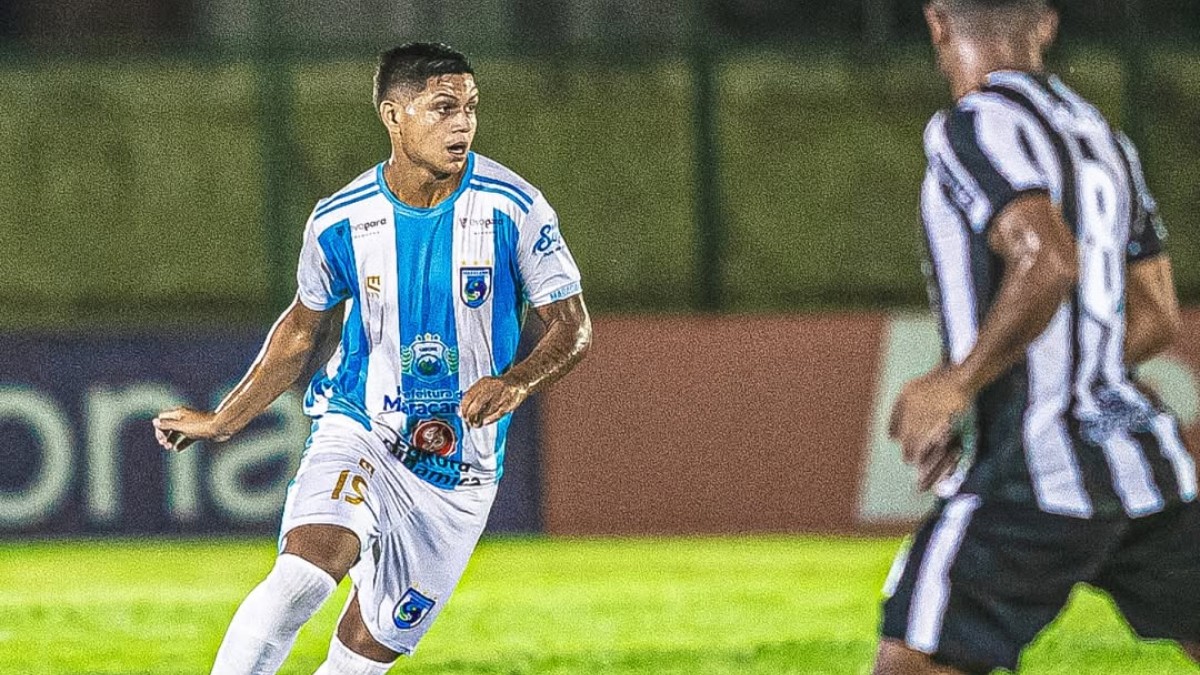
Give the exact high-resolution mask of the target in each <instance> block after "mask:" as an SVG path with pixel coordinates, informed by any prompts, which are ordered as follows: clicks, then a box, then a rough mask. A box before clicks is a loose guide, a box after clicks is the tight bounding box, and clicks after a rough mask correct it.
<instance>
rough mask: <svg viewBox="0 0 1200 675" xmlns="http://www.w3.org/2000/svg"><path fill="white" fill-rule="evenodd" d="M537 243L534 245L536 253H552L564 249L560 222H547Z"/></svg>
mask: <svg viewBox="0 0 1200 675" xmlns="http://www.w3.org/2000/svg"><path fill="white" fill-rule="evenodd" d="M539 234H540V236H539V237H538V240H537V243H535V244H534V245H533V252H534V253H541V254H542V255H544V256H545V255H550V254H552V253H557V252H558V251H560V250H562V247H563V246H562V235H561V234H560V233H559V231H558V223H557V222H554V223H547V224H545V225H543V226H542V229H541V232H540V233H539Z"/></svg>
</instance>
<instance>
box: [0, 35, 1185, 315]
mask: <svg viewBox="0 0 1200 675" xmlns="http://www.w3.org/2000/svg"><path fill="white" fill-rule="evenodd" d="M1122 64H1123V55H1122V54H1121V53H1119V52H1117V51H1115V50H1105V49H1090V50H1075V51H1072V52H1070V53H1067V54H1065V55H1060V57H1059V59H1058V63H1057V64H1056V66H1057V69H1058V70H1059V71H1060V72H1062V73H1063V75H1064V77H1065V79H1067V80H1068V81H1069V82H1070V83H1072V84H1074V85H1075V86H1077V88H1079V89H1080V90H1081V91H1082V92H1083V93H1084V94H1085V95H1086V96H1089V97H1091V98H1092V99H1093V100H1095V101H1096V102H1097V103H1098V104H1099V105H1100V106H1101V107H1102V108H1103V109H1104V110H1105V112H1106V113H1108V114H1109V115H1110V116H1111V117H1112V118H1113V119H1114V120H1119V119H1120V117H1121V113H1122V111H1123V110H1124V109H1126V106H1125V105H1124V104H1125V102H1126V101H1125V94H1126V91H1127V87H1126V84H1127V83H1126V70H1127V69H1126V68H1125V67H1124V66H1123V65H1122ZM371 69H372V61H371V59H369V58H363V59H351V60H334V61H316V60H306V61H303V62H294V63H292V64H291V65H289V66H288V67H287V69H286V72H285V75H286V76H285V77H282V78H280V79H279V80H278V81H273V82H272V84H273V85H275V86H276V89H277V90H278V91H279V92H283V95H276V96H275V97H272V99H270V101H269V103H270V105H266V106H264V105H263V99H262V97H261V96H260V93H261V87H262V84H263V80H262V79H260V78H259V77H258V76H259V75H262V74H263V73H262V72H261V71H259V72H257V73H256V71H255V70H254V67H253V66H252V65H249V64H246V63H240V62H223V61H220V60H206V61H202V60H190V59H189V60H167V61H162V60H155V61H131V60H119V61H102V62H84V61H82V60H79V61H56V62H54V63H52V64H46V63H27V64H23V65H16V64H9V65H8V66H6V67H3V69H2V70H0V93H2V94H3V95H2V96H0V250H2V251H4V255H3V264H2V265H0V327H3V328H9V329H12V328H22V327H29V326H43V327H59V328H62V327H71V326H82V327H88V328H91V327H97V326H101V327H102V326H110V325H111V326H119V327H128V326H135V327H136V326H147V325H153V324H157V323H160V322H169V323H181V322H186V323H198V324H227V323H230V322H234V323H254V322H261V321H263V320H265V319H267V318H269V317H271V316H272V315H274V314H275V313H277V312H278V311H279V309H280V308H281V305H280V299H279V295H280V293H281V292H283V293H288V292H290V283H291V282H290V281H289V279H290V277H291V275H292V273H293V265H294V261H295V257H296V254H297V251H298V245H299V239H300V233H301V229H302V227H303V222H304V219H305V217H306V215H307V212H308V209H309V208H311V205H312V203H313V202H314V201H315V200H316V199H318V198H319V197H322V196H324V195H327V194H329V193H330V192H332V191H334V190H336V189H338V188H339V187H341V186H342V185H343V184H344V183H346V182H347V181H349V180H350V179H351V178H353V177H354V176H355V175H357V174H358V173H359V172H361V171H362V170H364V169H366V168H367V167H369V166H371V165H372V164H374V163H375V162H377V161H379V160H380V159H382V158H384V157H385V156H386V153H387V146H386V140H385V138H384V136H383V133H382V129H381V128H380V126H379V124H378V122H377V121H376V120H375V118H374V115H373V111H372V109H371V106H370V103H369V98H370V79H371ZM1144 70H1145V72H1144V73H1143V75H1142V78H1143V79H1142V80H1140V81H1139V87H1138V89H1137V90H1138V91H1139V92H1140V94H1139V95H1140V96H1141V97H1143V98H1142V99H1139V101H1138V103H1139V105H1138V112H1139V113H1140V114H1141V115H1142V118H1141V119H1140V120H1139V122H1140V123H1139V125H1138V127H1139V128H1140V129H1143V130H1144V133H1143V136H1144V138H1143V139H1142V145H1143V154H1144V155H1145V158H1146V164H1147V167H1148V171H1149V174H1150V181H1151V185H1152V187H1153V188H1154V189H1155V190H1156V192H1157V194H1158V197H1159V201H1160V202H1161V204H1162V208H1163V211H1164V213H1165V215H1166V217H1167V219H1168V223H1169V224H1170V225H1172V226H1173V229H1172V244H1171V246H1172V251H1173V252H1174V254H1175V257H1176V260H1177V263H1176V269H1177V274H1178V276H1179V282H1180V286H1181V292H1182V294H1183V295H1184V297H1185V298H1186V299H1188V300H1189V301H1191V302H1200V264H1197V263H1196V262H1195V261H1200V233H1197V231H1196V228H1195V226H1194V224H1195V223H1197V222H1200V171H1198V170H1197V169H1196V162H1197V159H1200V135H1198V134H1197V132H1196V130H1197V129H1200V53H1197V52H1195V51H1188V50H1185V49H1182V48H1180V49H1167V48H1163V49H1157V50H1152V51H1151V52H1149V57H1148V59H1147V62H1146V66H1145V69H1144ZM477 71H478V78H479V81H480V85H481V90H482V94H483V103H482V106H481V109H480V115H481V122H480V130H479V135H478V140H477V149H478V150H479V151H480V152H482V153H484V154H487V155H490V156H492V157H494V158H495V159H498V160H499V161H501V162H503V163H505V164H507V165H509V166H510V167H511V168H513V169H515V170H516V171H518V172H519V173H521V174H522V175H524V176H525V177H526V178H528V179H529V180H530V181H531V182H533V183H534V184H536V185H538V186H539V187H541V188H542V189H543V191H544V192H545V193H546V194H547V195H548V197H549V198H550V200H551V203H552V204H554V205H555V206H556V207H557V208H558V210H559V212H560V215H561V216H562V221H563V224H564V231H565V234H566V237H567V238H568V241H569V242H570V244H571V246H572V248H573V250H574V252H575V254H576V257H577V258H578V260H579V263H580V266H581V267H582V270H583V274H584V279H585V286H586V289H587V294H588V297H589V301H590V302H591V304H592V305H593V306H595V307H596V308H597V309H598V310H600V311H607V312H642V311H672V312H686V311H691V310H693V309H694V308H695V307H697V305H698V302H699V300H698V298H699V293H698V289H699V288H701V287H703V286H704V284H706V283H710V282H714V281H715V282H716V283H717V284H718V285H719V291H720V293H719V298H720V299H721V309H722V310H725V311H733V312H742V311H803V310H811V309H828V308H844V307H852V308H853V307H874V306H895V305H912V306H915V305H920V304H922V303H923V302H924V283H923V281H922V279H921V277H920V273H919V267H920V251H921V244H920V239H919V232H918V204H917V191H918V185H919V182H920V179H921V172H922V171H923V168H924V158H923V156H922V150H921V134H922V130H923V127H924V125H925V122H926V120H927V119H928V117H929V116H930V114H931V113H932V112H933V111H934V110H935V109H936V108H938V107H939V106H942V105H944V104H945V99H946V92H945V88H944V85H943V84H942V83H941V81H940V79H939V78H938V77H937V76H936V75H935V73H934V72H933V70H932V66H931V64H930V63H929V62H928V59H927V57H926V52H925V51H924V50H916V49H914V50H913V51H912V52H911V53H909V52H897V53H895V54H894V55H893V56H892V57H891V58H888V59H887V60H885V61H863V60H860V59H858V58H856V57H853V56H849V55H846V54H843V53H840V52H838V51H835V50H806V51H800V50H795V51H765V50H757V51H735V52H728V53H725V54H724V55H723V56H721V58H720V59H719V60H718V61H717V62H716V66H715V84H716V87H715V90H714V91H715V93H714V96H715V99H716V105H715V107H714V111H715V123H716V128H715V133H714V134H713V138H715V139H716V147H715V148H714V149H715V150H716V157H717V158H718V162H717V164H716V167H715V168H716V174H715V175H716V176H718V177H719V182H718V183H717V185H716V188H717V189H716V190H715V191H714V194H716V195H718V196H719V204H718V205H717V207H716V208H715V212H716V215H717V217H716V218H715V219H712V220H713V221H714V222H715V223H716V224H718V225H719V226H720V228H721V236H720V241H722V242H723V244H722V245H721V247H720V250H719V251H717V255H718V257H719V259H720V261H721V263H722V267H723V270H721V269H720V268H716V269H714V268H713V266H712V265H711V264H705V265H701V264H700V263H698V261H699V260H701V259H702V256H701V255H700V254H698V242H697V234H696V232H697V223H698V222H702V220H703V219H701V218H699V214H697V203H698V200H697V190H698V189H699V188H698V183H697V178H696V176H697V171H696V167H695V164H696V158H697V156H698V153H697V148H696V143H697V138H698V135H697V134H696V132H695V126H694V125H695V122H696V120H697V115H696V105H695V101H696V95H695V94H696V89H695V87H696V82H697V79H696V77H695V73H694V72H693V69H692V67H691V64H690V63H689V62H688V61H687V60H686V59H685V58H683V57H662V58H658V59H652V60H638V61H633V62H627V63H618V64H613V63H607V64H599V63H590V64H589V63H585V62H581V61H578V60H573V61H565V62H561V63H557V64H555V65H553V66H550V65H547V64H546V62H545V61H542V60H537V59H532V58H529V59H522V58H503V59H502V58H479V59H477ZM267 74H268V75H270V76H271V77H278V74H270V73H269V72H268V73H267ZM265 151H266V152H265ZM264 155H265V156H266V157H264ZM271 158H274V159H275V164H274V165H275V166H277V167H278V170H279V173H278V175H277V176H276V177H277V178H278V179H279V181H280V182H279V183H277V184H276V185H277V186H282V188H281V189H280V188H278V187H277V188H276V196H275V197H273V198H272V199H271V200H270V201H271V202H272V203H271V206H270V208H269V209H268V208H267V207H266V205H265V200H266V197H265V195H266V194H268V190H270V189H271V188H270V187H269V184H268V183H267V181H265V179H264V175H265V171H266V169H265V167H267V166H271V165H272V164H271V162H270V161H269V160H270V159H271ZM700 203H703V202H700ZM264 214H267V217H264ZM272 216H274V217H272ZM272 222H280V223H285V224H286V227H285V228H284V229H282V230H280V231H272V230H271V229H270V227H269V225H270V223H272ZM273 288H274V289H275V290H272V289H273ZM281 289H282V290H281Z"/></svg>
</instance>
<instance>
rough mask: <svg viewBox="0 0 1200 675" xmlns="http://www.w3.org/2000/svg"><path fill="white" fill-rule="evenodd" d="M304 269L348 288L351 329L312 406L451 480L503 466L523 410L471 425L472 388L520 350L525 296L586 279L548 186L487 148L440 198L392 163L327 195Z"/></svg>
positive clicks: (310, 290) (308, 301)
mask: <svg viewBox="0 0 1200 675" xmlns="http://www.w3.org/2000/svg"><path fill="white" fill-rule="evenodd" d="M297 281H298V284H299V299H300V302H302V303H303V304H304V305H305V306H306V307H308V308H310V309H314V310H321V311H324V310H329V309H331V308H333V307H334V306H336V305H338V304H339V303H342V302H345V324H344V327H343V329H342V338H341V343H340V345H339V347H338V349H337V351H336V352H335V354H334V355H333V357H332V358H331V359H330V361H329V363H328V364H327V365H326V366H325V368H324V369H323V370H321V371H319V372H318V373H317V374H316V376H315V377H314V378H313V380H312V382H311V383H310V385H309V388H308V394H307V396H306V397H305V412H306V413H308V414H309V415H310V416H312V417H320V416H322V415H326V414H340V415H345V416H347V417H350V418H352V419H354V420H356V421H358V422H359V423H360V424H362V425H363V426H364V427H366V428H368V429H373V428H376V427H382V429H381V430H382V431H383V432H384V433H385V435H386V436H388V437H391V438H394V441H395V443H396V449H397V455H398V456H399V457H400V458H401V459H402V460H403V462H404V464H405V465H406V466H408V467H409V468H410V469H412V470H413V472H414V473H415V474H416V475H417V476H419V477H421V478H423V479H425V480H426V481H428V482H430V483H432V484H434V485H437V486H439V487H442V488H446V489H453V488H455V487H457V486H461V485H479V484H487V483H490V482H494V481H496V480H498V479H499V478H500V475H501V473H502V471H503V464H504V448H505V436H506V433H507V430H508V425H509V421H510V417H511V416H506V417H505V418H504V419H502V420H501V421H499V422H498V423H496V424H492V425H489V426H487V427H485V428H482V429H468V428H467V427H466V425H465V424H464V422H463V420H462V417H461V416H460V415H459V402H460V401H461V399H462V396H463V394H464V393H465V392H466V391H467V390H468V389H469V388H470V387H471V385H473V384H474V383H475V382H476V381H478V380H479V379H481V378H483V377H488V376H497V375H500V374H502V373H504V372H505V371H506V370H508V368H509V367H510V366H511V365H512V364H513V361H514V359H515V357H516V353H517V342H518V339H519V337H520V332H521V322H522V317H523V314H524V309H525V307H526V305H532V306H535V307H537V306H542V305H546V304H549V303H552V302H555V301H558V300H562V299H565V298H568V297H571V296H573V295H576V294H578V293H579V292H580V290H581V287H580V276H579V269H578V268H577V267H576V265H575V261H574V259H572V257H571V253H570V252H569V251H568V250H567V246H566V244H565V242H564V241H563V239H562V236H561V234H560V233H559V227H558V217H557V215H556V214H555V212H554V209H552V208H551V207H550V205H549V204H548V203H547V202H546V199H545V197H544V196H542V194H541V192H539V191H538V190H537V189H536V188H534V187H533V186H532V185H530V184H529V183H527V182H526V181H524V180H523V179H522V178H521V177H520V176H518V175H517V174H515V173H513V172H512V171H510V170H509V169H507V168H505V167H504V166H501V165H500V164H498V163H496V162H494V161H492V160H490V159H487V158H486V157H482V156H480V155H477V154H475V153H471V154H470V155H469V157H468V160H467V167H466V171H465V172H464V174H463V178H462V182H461V184H460V185H459V187H458V189H457V190H456V191H455V192H454V194H452V195H450V196H449V197H448V198H446V199H445V200H444V201H442V202H441V203H439V204H437V205H435V206H433V207H431V208H416V207H413V206H409V205H408V204H405V203H403V202H401V201H400V200H399V199H397V198H396V196H395V195H394V194H392V192H391V190H390V189H389V188H388V187H387V184H386V183H385V182H384V179H383V164H379V165H378V166H376V167H374V168H372V169H371V170H370V171H367V172H366V173H364V174H362V175H361V176H359V177H358V178H356V179H354V180H353V181H352V182H351V183H350V184H349V185H347V186H346V187H345V188H343V189H342V190H340V191H338V192H337V193H335V194H334V195H333V196H332V197H329V198H328V199H324V200H321V201H320V202H318V203H317V207H316V209H314V210H313V213H312V216H311V217H310V218H309V221H308V224H307V226H306V228H305V234H304V244H303V248H302V250H301V253H300V263H299V268H298V272H297Z"/></svg>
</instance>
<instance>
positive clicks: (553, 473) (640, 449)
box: [543, 310, 1200, 535]
mask: <svg viewBox="0 0 1200 675" xmlns="http://www.w3.org/2000/svg"><path fill="white" fill-rule="evenodd" d="M1185 324H1186V326H1185V329H1184V332H1183V335H1184V337H1183V338H1181V339H1180V340H1179V341H1178V344H1177V345H1176V346H1175V347H1174V348H1173V349H1172V350H1171V351H1169V352H1168V353H1167V354H1165V355H1163V356H1161V357H1159V358H1157V359H1155V360H1154V361H1152V362H1150V363H1148V364H1146V365H1144V366H1143V367H1142V368H1141V369H1140V377H1141V378H1142V379H1143V380H1145V381H1146V382H1147V383H1149V384H1150V385H1151V386H1153V387H1154V388H1155V389H1157V390H1158V391H1159V392H1160V393H1161V395H1162V398H1163V400H1164V401H1165V402H1166V403H1167V404H1168V405H1169V406H1170V407H1171V408H1172V409H1173V410H1174V411H1175V412H1176V413H1177V414H1178V416H1179V418H1180V421H1181V426H1182V427H1183V430H1184V433H1185V436H1186V440H1187V442H1188V445H1189V447H1190V448H1191V449H1192V450H1193V451H1195V450H1196V449H1198V448H1200V376H1198V374H1200V340H1197V339H1196V336H1200V311H1195V310H1193V311H1189V312H1187V313H1185ZM595 332H596V339H595V347H594V348H593V350H592V353H591V354H590V355H589V356H588V359H587V361H586V362H584V364H583V365H581V366H580V369H579V371H578V372H577V373H574V374H573V375H572V376H571V377H570V378H568V379H566V380H564V381H563V382H561V383H559V385H558V386H557V387H556V388H555V389H553V390H552V391H551V392H549V394H548V396H547V399H546V404H545V416H544V425H543V433H544V435H543V440H544V455H545V458H546V459H545V472H546V480H545V490H546V507H545V508H546V527H547V530H548V531H549V532H551V533H555V534H564V535H603V534H647V535H657V534H678V533H705V534H709V533H712V534H716V533H731V534H732V533H746V532H852V533H873V532H902V531H905V530H907V529H908V528H909V527H910V526H911V523H912V522H913V521H915V520H917V519H919V518H920V517H921V516H922V515H923V514H924V513H925V512H926V511H927V510H928V508H929V506H930V505H931V504H932V498H931V497H929V496H928V495H921V494H918V493H917V491H916V488H915V486H916V478H915V472H914V471H913V470H911V469H910V468H908V467H907V466H905V465H904V464H903V463H902V462H901V461H900V450H899V448H898V447H897V446H896V444H894V443H893V442H891V441H890V440H889V439H888V437H887V426H888V418H889V415H890V413H891V409H892V405H893V403H894V402H895V400H896V397H897V395H898V394H899V392H900V389H901V387H902V386H903V385H904V383H905V382H907V381H908V380H909V379H912V378H914V377H917V376H919V375H921V374H923V373H925V372H928V370H929V369H930V368H932V367H933V366H934V365H935V364H937V363H938V361H939V359H940V354H941V346H940V344H941V343H940V340H939V337H938V333H937V328H936V326H935V325H934V323H933V321H932V320H930V319H929V318H927V317H926V316H925V315H923V314H912V315H894V316H886V315H879V314H858V315H812V316H801V317H770V316H756V317H714V318H675V317H659V318H636V319H635V318H628V319H621V318H608V319H601V320H599V321H597V322H596V326H595Z"/></svg>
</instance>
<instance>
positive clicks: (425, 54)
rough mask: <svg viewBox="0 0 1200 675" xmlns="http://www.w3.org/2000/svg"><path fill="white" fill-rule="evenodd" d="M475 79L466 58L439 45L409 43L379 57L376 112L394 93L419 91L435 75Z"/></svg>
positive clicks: (445, 46)
mask: <svg viewBox="0 0 1200 675" xmlns="http://www.w3.org/2000/svg"><path fill="white" fill-rule="evenodd" d="M462 73H466V74H468V75H474V74H475V70H474V69H473V68H472V67H471V62H470V61H469V60H468V59H467V57H466V56H465V55H464V54H463V53H462V52H459V51H457V50H455V49H454V48H452V47H450V46H448V45H444V44H442V43H440V42H408V43H405V44H402V45H400V46H399V47H393V48H391V49H389V50H387V51H386V52H383V53H382V54H380V55H379V65H378V67H376V68H375V93H374V97H373V99H372V100H373V101H374V103H375V108H376V109H378V108H379V104H380V103H381V102H382V101H383V99H385V98H387V97H388V94H390V93H391V92H393V91H395V90H397V89H406V88H407V89H413V90H415V91H421V90H422V89H424V88H425V83H426V82H427V81H428V80H429V78H431V77H434V76H437V75H458V74H462Z"/></svg>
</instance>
